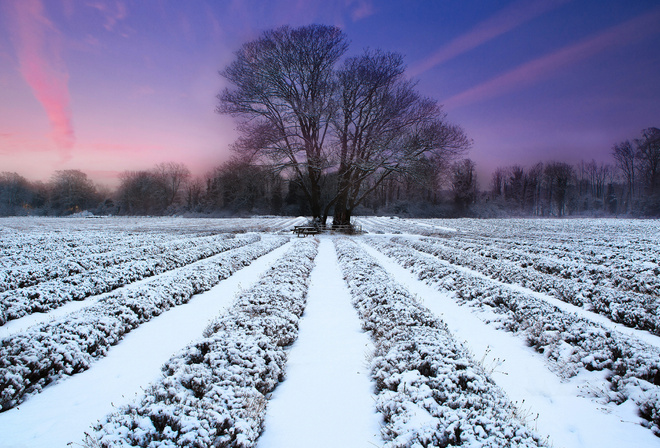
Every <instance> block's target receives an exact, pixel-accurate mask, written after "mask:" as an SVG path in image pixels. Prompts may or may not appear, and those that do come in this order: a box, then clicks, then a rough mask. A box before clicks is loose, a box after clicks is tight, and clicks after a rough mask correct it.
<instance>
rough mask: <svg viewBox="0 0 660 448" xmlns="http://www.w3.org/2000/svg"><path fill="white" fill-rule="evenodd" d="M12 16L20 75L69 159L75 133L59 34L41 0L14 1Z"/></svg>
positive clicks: (60, 147)
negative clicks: (30, 89)
mask: <svg viewBox="0 0 660 448" xmlns="http://www.w3.org/2000/svg"><path fill="white" fill-rule="evenodd" d="M10 13H11V14H12V15H13V20H12V22H13V34H14V37H15V39H14V40H15V42H16V51H17V54H18V59H19V63H20V71H21V74H22V75H23V78H24V79H25V81H26V82H27V83H28V85H29V86H30V87H31V88H32V90H33V92H34V95H35V97H36V98H37V100H39V102H40V103H41V105H42V106H43V108H44V109H45V111H46V115H47V116H48V120H49V122H50V127H51V134H50V137H51V139H52V140H53V141H54V142H55V144H56V146H57V147H58V149H59V150H60V155H61V157H62V159H64V160H68V159H69V158H70V157H71V149H72V148H73V145H74V142H75V134H74V131H73V124H72V118H71V109H70V106H69V103H70V97H69V88H68V81H69V74H68V72H67V69H66V66H65V64H64V61H63V60H62V57H61V54H60V53H61V46H62V45H61V35H60V32H59V31H58V30H57V28H56V27H55V26H54V24H53V23H52V22H51V21H50V20H49V19H48V18H47V17H46V15H45V11H44V7H43V4H42V3H41V1H40V0H15V1H14V2H12V5H11V8H10Z"/></svg>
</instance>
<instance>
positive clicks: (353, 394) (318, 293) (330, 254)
mask: <svg viewBox="0 0 660 448" xmlns="http://www.w3.org/2000/svg"><path fill="white" fill-rule="evenodd" d="M372 349H373V348H372V344H371V342H370V339H369V337H368V336H367V334H366V333H364V331H362V330H361V328H360V321H359V319H358V317H357V314H356V312H355V310H354V309H353V307H352V306H351V297H350V294H349V292H348V290H347V288H346V285H345V283H344V281H343V279H342V276H341V272H340V270H339V266H338V264H337V256H336V254H335V251H334V247H333V245H332V242H331V241H330V239H329V237H322V238H321V244H320V245H319V254H318V257H317V263H316V266H315V267H314V270H313V271H312V274H311V283H310V289H309V293H308V297H307V307H306V309H305V313H304V314H303V318H302V320H301V322H300V331H299V334H298V340H297V341H296V342H295V343H294V344H293V346H292V347H291V350H290V353H289V360H288V362H287V368H286V379H285V381H284V382H283V383H282V384H281V385H280V386H278V387H277V389H275V392H274V393H273V396H272V399H271V401H270V403H269V404H268V410H267V412H266V423H265V425H266V429H265V431H264V433H263V434H262V436H261V438H260V439H259V443H258V445H257V446H258V447H259V448H296V447H311V446H313V447H315V448H323V447H328V448H334V447H370V446H374V445H376V446H380V444H381V443H382V442H381V441H380V437H379V435H378V434H379V431H380V426H379V417H378V416H377V414H376V412H375V408H374V397H373V393H372V392H373V388H374V384H373V382H372V381H371V380H370V376H369V368H368V363H367V361H366V358H365V356H367V355H368V354H369V353H370V352H371V351H372Z"/></svg>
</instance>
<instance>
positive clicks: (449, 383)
mask: <svg viewBox="0 0 660 448" xmlns="http://www.w3.org/2000/svg"><path fill="white" fill-rule="evenodd" d="M335 244H336V248H337V252H338V256H339V260H340V264H341V268H342V271H343V273H344V278H345V279H346V281H347V283H348V285H349V290H350V292H351V294H352V295H353V303H354V305H355V307H356V309H357V310H358V314H359V316H360V318H361V319H362V321H363V326H364V328H365V329H366V330H368V331H370V333H371V335H372V337H373V338H374V342H375V346H376V351H375V354H374V357H373V360H372V366H371V367H372V374H373V377H374V379H375V382H376V387H377V390H378V393H377V399H376V408H377V409H378V411H379V412H380V413H381V414H382V416H383V419H384V425H383V429H382V434H383V436H384V438H385V440H386V441H387V443H386V444H385V447H387V448H395V447H396V448H399V447H400V448H403V447H426V446H440V447H446V446H489V447H496V446H497V447H499V446H519V447H539V446H544V444H543V442H542V441H541V440H540V438H539V437H538V436H537V435H536V434H534V433H533V432H532V431H531V430H530V429H529V428H527V427H526V426H525V424H524V422H522V421H520V420H519V419H518V418H516V417H515V415H516V408H515V407H514V406H513V405H512V404H511V403H510V402H509V401H508V399H507V398H506V396H505V395H504V393H503V392H502V391H501V390H500V389H499V388H498V387H497V386H496V385H495V384H494V382H493V381H492V380H491V379H490V378H489V376H488V375H487V374H486V372H485V370H484V368H483V366H481V365H480V364H479V363H478V362H476V361H475V360H473V359H472V357H471V355H470V353H469V352H468V351H467V350H466V349H465V348H463V347H462V346H461V345H460V344H459V343H458V342H456V341H455V340H454V339H453V337H452V336H451V334H450V332H449V331H448V329H447V326H446V325H445V324H444V322H442V321H441V320H440V319H439V318H437V317H436V316H435V315H433V314H432V313H431V312H430V311H428V310H427V309H426V308H424V307H423V306H421V305H420V304H419V303H418V302H417V301H416V300H415V299H414V298H413V297H412V295H411V294H410V293H409V292H407V291H406V290H405V289H403V288H402V287H401V286H400V285H399V284H398V283H396V282H394V281H393V280H392V279H391V278H390V277H389V275H388V274H387V273H386V271H385V270H384V269H383V268H382V267H380V266H379V265H378V264H377V263H376V262H375V261H374V260H373V259H372V258H371V257H370V256H369V255H367V254H366V253H365V252H364V251H362V250H361V249H360V248H359V247H358V246H357V245H356V244H355V243H353V242H350V241H348V240H339V241H336V243H335Z"/></svg>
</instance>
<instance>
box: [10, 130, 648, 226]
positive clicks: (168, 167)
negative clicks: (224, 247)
mask: <svg viewBox="0 0 660 448" xmlns="http://www.w3.org/2000/svg"><path fill="white" fill-rule="evenodd" d="M659 136H660V131H659V130H658V129H657V128H648V129H644V130H643V131H642V132H641V137H640V138H634V139H631V140H625V141H623V142H620V143H616V144H614V145H613V146H612V150H611V155H612V163H607V162H596V161H593V160H592V161H590V162H586V161H581V162H579V163H577V164H574V165H571V164H568V163H565V162H560V161H550V162H538V163H536V164H534V165H532V166H530V167H524V166H521V165H511V166H506V167H498V168H497V169H495V171H494V172H493V173H492V177H491V181H490V184H488V185H486V186H484V188H482V189H479V187H478V179H477V175H476V168H477V167H476V164H475V163H474V161H472V160H471V159H468V158H466V159H459V160H455V161H453V162H447V163H444V164H420V165H418V166H416V167H415V170H414V171H410V172H407V173H395V174H394V175H392V176H390V177H388V178H387V179H386V180H384V181H382V182H379V183H377V184H376V182H377V180H374V179H367V180H366V181H365V182H366V183H365V186H366V188H368V189H369V190H370V191H369V193H368V194H367V195H366V196H365V198H364V200H363V201H362V203H361V204H360V205H359V206H358V207H356V209H355V211H356V213H359V214H367V215H368V214H381V215H399V216H419V217H461V216H475V217H503V216H535V217H549V216H555V217H562V216H595V215H597V216H619V215H622V216H660V185H659V184H658V168H659V164H660V138H659ZM624 156H625V157H624ZM631 168H632V169H631ZM321 181H322V183H323V184H324V185H327V186H329V187H333V186H336V185H337V184H338V183H339V182H340V178H339V176H338V175H337V173H324V174H322V176H321ZM328 191H330V192H332V191H333V188H329V189H328ZM321 199H322V200H325V201H327V200H330V199H331V198H330V197H329V194H328V195H327V196H325V197H322V198H321ZM84 211H88V212H91V213H93V214H96V215H154V216H162V215H173V214H176V215H188V216H214V217H224V216H249V215H293V216H300V215H304V216H311V210H310V206H309V202H308V200H307V197H306V195H305V193H304V192H303V191H302V188H301V186H300V184H299V182H297V180H296V179H291V178H287V177H286V176H285V174H284V173H283V172H281V171H280V170H278V169H277V168H276V167H272V166H269V165H264V164H261V163H255V162H254V161H253V160H251V159H249V158H246V157H243V156H236V157H234V158H232V159H231V160H229V161H227V162H225V163H223V164H221V165H218V166H217V167H215V168H213V169H211V170H210V171H209V172H207V173H206V174H204V175H202V176H199V177H193V176H192V175H191V173H190V170H189V169H188V168H187V167H186V166H185V165H184V164H182V163H175V162H170V163H161V164H158V165H155V166H154V167H153V168H151V169H149V170H138V171H125V172H123V173H122V174H121V175H120V176H119V186H118V187H117V188H116V189H115V190H114V191H113V190H110V189H107V188H100V187H98V186H96V185H95V184H94V183H93V182H92V181H91V180H90V179H89V178H88V176H87V175H86V174H85V173H83V172H82V171H80V170H63V171H57V172H55V174H54V175H53V176H52V178H51V179H50V181H49V182H30V181H28V180H26V179H25V178H24V177H22V176H20V175H19V174H17V173H9V172H3V173H0V216H12V215H45V216H62V215H70V214H75V213H79V212H84Z"/></svg>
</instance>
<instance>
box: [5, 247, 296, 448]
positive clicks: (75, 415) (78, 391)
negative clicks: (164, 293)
mask: <svg viewBox="0 0 660 448" xmlns="http://www.w3.org/2000/svg"><path fill="white" fill-rule="evenodd" d="M289 246H290V243H289V244H287V245H284V246H282V247H279V248H278V249H275V250H274V251H272V252H271V253H269V254H267V255H265V256H263V257H261V258H259V259H257V260H256V261H254V262H253V263H252V264H251V265H250V266H248V267H246V268H243V269H242V270H240V271H238V272H237V273H235V274H234V275H232V276H231V277H229V278H228V279H226V280H223V281H221V282H220V283H218V284H217V286H215V287H214V288H212V289H211V290H209V291H207V292H205V293H202V294H199V295H197V296H195V297H194V298H193V299H192V300H191V301H190V302H188V303H187V304H185V305H180V306H177V307H175V308H173V309H171V310H169V311H168V312H166V313H163V314H162V315H160V316H158V317H156V318H155V319H153V320H151V321H149V322H147V323H145V324H143V325H141V326H140V327H138V328H137V329H135V330H133V331H132V332H131V333H129V334H128V335H126V337H125V338H124V339H123V340H122V342H120V343H119V344H118V345H117V346H115V347H113V348H112V349H111V350H110V351H109V352H108V355H107V356H106V357H105V358H103V359H101V360H99V361H97V362H95V363H94V364H92V367H91V368H90V369H89V370H87V371H85V372H82V373H79V374H77V375H74V376H72V377H70V378H67V379H66V381H61V382H59V383H57V384H54V385H50V386H48V387H46V388H44V390H43V392H42V393H41V394H38V395H35V396H33V397H31V398H30V399H29V400H27V401H26V402H25V403H22V404H21V405H19V406H18V407H17V408H14V409H10V410H9V411H6V412H3V413H1V414H0V434H2V442H1V443H0V445H1V446H2V447H3V448H41V447H43V448H52V447H64V446H66V444H67V443H68V442H76V443H78V442H81V439H82V438H83V435H84V432H89V431H90V426H91V425H93V424H95V423H96V422H97V421H98V420H100V419H102V418H103V417H104V416H105V415H107V414H109V413H110V412H114V411H115V408H116V407H118V406H120V405H122V404H124V403H127V402H129V401H130V400H131V399H133V398H134V397H135V395H136V394H138V393H140V392H141V391H142V388H143V387H144V386H146V385H147V384H148V383H150V382H151V381H153V380H155V379H156V378H158V377H159V376H160V367H161V366H162V364H163V363H164V362H165V361H167V360H168V359H169V358H170V356H171V355H172V353H173V352H175V351H177V350H180V349H182V348H183V347H184V346H186V345H187V344H189V343H190V342H191V341H192V340H195V339H198V338H200V337H201V336H202V332H203V330H204V329H205V328H206V326H207V325H208V323H209V319H210V318H212V317H215V316H216V315H217V314H218V313H220V312H221V311H222V310H223V309H226V308H227V307H228V306H230V305H231V304H232V303H233V299H234V296H235V295H236V293H237V292H239V291H241V290H242V289H244V288H247V287H249V286H250V285H251V284H253V283H254V282H255V281H256V280H257V279H258V278H259V276H260V275H261V273H263V272H265V271H266V270H267V269H268V267H269V266H270V265H271V264H272V263H273V262H274V261H275V260H276V259H277V258H278V257H280V256H281V255H282V254H283V253H284V252H285V251H286V249H287V248H288V247H289Z"/></svg>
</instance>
